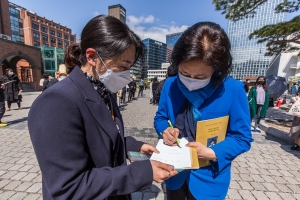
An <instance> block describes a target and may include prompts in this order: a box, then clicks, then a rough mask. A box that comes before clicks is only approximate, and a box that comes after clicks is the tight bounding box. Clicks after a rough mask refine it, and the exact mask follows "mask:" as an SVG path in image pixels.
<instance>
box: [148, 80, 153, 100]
mask: <svg viewBox="0 0 300 200" xmlns="http://www.w3.org/2000/svg"><path fill="white" fill-rule="evenodd" d="M152 82H153V79H152V78H151V80H150V84H149V98H150V104H152V102H153V91H152Z"/></svg>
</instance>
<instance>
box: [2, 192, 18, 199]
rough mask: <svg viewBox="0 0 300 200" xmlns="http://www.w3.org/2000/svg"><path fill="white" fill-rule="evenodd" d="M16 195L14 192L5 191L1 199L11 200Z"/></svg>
mask: <svg viewBox="0 0 300 200" xmlns="http://www.w3.org/2000/svg"><path fill="white" fill-rule="evenodd" d="M15 194H16V193H15V192H13V191H4V192H3V193H1V196H0V199H1V200H2V199H3V200H7V199H10V198H11V197H12V196H13V195H15Z"/></svg>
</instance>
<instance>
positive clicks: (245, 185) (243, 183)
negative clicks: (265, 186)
mask: <svg viewBox="0 0 300 200" xmlns="http://www.w3.org/2000/svg"><path fill="white" fill-rule="evenodd" d="M238 183H239V185H240V186H241V188H243V189H244V190H252V189H253V187H252V186H251V185H250V183H249V182H246V181H239V182H238Z"/></svg>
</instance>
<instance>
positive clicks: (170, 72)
mask: <svg viewBox="0 0 300 200" xmlns="http://www.w3.org/2000/svg"><path fill="white" fill-rule="evenodd" d="M177 75H178V68H176V67H174V66H173V65H170V66H169V67H168V70H167V74H166V79H164V80H162V81H160V82H159V85H158V88H157V89H156V91H155V92H156V98H157V102H158V104H159V99H160V94H161V91H162V88H163V87H164V84H165V81H166V80H167V78H169V77H173V76H177Z"/></svg>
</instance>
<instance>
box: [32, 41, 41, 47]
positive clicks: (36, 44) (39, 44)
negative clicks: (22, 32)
mask: <svg viewBox="0 0 300 200" xmlns="http://www.w3.org/2000/svg"><path fill="white" fill-rule="evenodd" d="M33 45H34V46H35V47H39V46H41V43H39V42H34V44H33Z"/></svg>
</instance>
